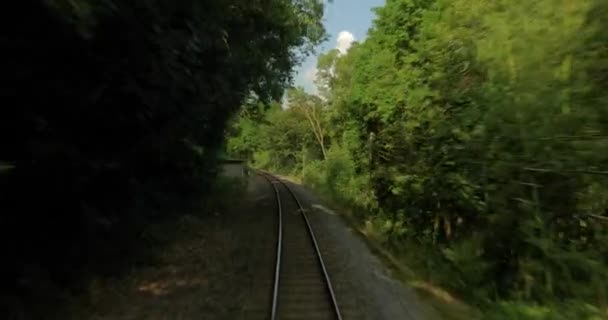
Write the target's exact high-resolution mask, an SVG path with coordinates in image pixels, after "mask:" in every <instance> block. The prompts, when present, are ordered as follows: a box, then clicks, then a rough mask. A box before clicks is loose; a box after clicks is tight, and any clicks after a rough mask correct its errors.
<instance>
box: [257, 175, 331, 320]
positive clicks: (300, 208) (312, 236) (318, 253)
mask: <svg viewBox="0 0 608 320" xmlns="http://www.w3.org/2000/svg"><path fill="white" fill-rule="evenodd" d="M262 172H263V171H258V173H260V174H261V175H262V176H264V177H265V178H266V180H268V181H269V182H270V183H271V184H272V186H273V188H274V190H275V193H276V195H277V202H278V203H279V204H280V200H279V199H280V196H279V192H278V189H277V188H276V186H275V184H274V183H272V181H271V180H272V179H274V180H275V181H278V182H279V183H280V184H281V185H282V186H283V187H285V189H286V190H287V191H288V192H289V194H290V195H291V197H292V198H293V199H294V200H295V202H296V204H297V205H298V211H300V214H301V215H302V218H303V219H304V222H305V223H306V228H307V230H308V234H309V235H310V239H311V240H312V243H313V246H314V248H315V253H316V256H317V260H318V262H319V265H320V266H321V270H323V277H324V280H325V285H326V289H327V291H328V293H329V296H330V297H331V303H332V306H333V309H334V312H335V315H336V318H337V319H338V320H342V314H341V312H340V308H339V306H338V300H337V299H336V295H335V293H334V289H333V286H332V284H331V279H330V277H329V273H328V272H327V268H326V267H325V262H324V261H323V256H322V254H321V250H320V249H319V244H318V242H317V238H316V236H315V233H314V231H313V229H312V226H311V224H310V221H309V219H308V216H307V215H306V212H305V211H304V207H303V206H302V204H301V203H300V200H299V199H298V197H297V196H296V195H295V193H294V192H293V190H292V189H291V188H290V187H289V186H288V185H287V184H286V183H285V182H283V181H282V180H281V179H279V178H276V177H274V176H272V175H270V174H268V173H266V172H263V173H262ZM269 177H271V178H272V179H271V178H269ZM279 210H280V209H279ZM279 230H281V231H282V228H279ZM281 239H282V236H281ZM277 260H280V256H278V258H277ZM278 265H279V262H277V266H278ZM277 268H278V267H277ZM277 274H278V273H277ZM278 281H279V280H278V278H276V277H275V286H274V288H275V292H274V294H273V297H277V296H278V295H277V291H278ZM276 307H277V304H276V300H273V311H272V314H271V320H275V317H276Z"/></svg>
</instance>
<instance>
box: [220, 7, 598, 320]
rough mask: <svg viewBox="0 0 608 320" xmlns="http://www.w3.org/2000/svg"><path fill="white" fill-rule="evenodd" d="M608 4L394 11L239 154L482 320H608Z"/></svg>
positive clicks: (237, 137) (246, 122)
mask: <svg viewBox="0 0 608 320" xmlns="http://www.w3.org/2000/svg"><path fill="white" fill-rule="evenodd" d="M607 13H608V6H607V5H606V2H605V1H597V0H585V1H577V2H572V1H567V0H542V1H535V2H529V1H515V2H513V1H468V0H388V1H387V2H386V5H385V6H383V7H381V8H379V9H378V10H377V11H376V20H375V22H374V25H373V27H372V29H371V30H370V31H369V33H368V37H367V38H366V39H365V41H363V42H361V43H356V44H354V45H353V46H352V47H351V48H350V50H349V51H348V52H347V53H346V54H344V53H342V52H340V51H338V50H332V51H330V52H327V53H326V54H324V55H322V56H321V57H320V58H319V60H318V64H317V78H316V81H317V93H316V94H311V93H307V92H305V91H304V90H303V89H301V88H300V89H297V88H296V89H293V90H291V91H290V92H289V94H288V108H287V109H284V108H281V107H280V106H279V105H271V106H270V107H267V106H263V105H259V106H258V108H249V109H247V110H243V112H242V113H241V117H240V118H238V119H236V120H235V121H234V124H233V127H232V137H231V138H230V139H229V141H228V147H229V150H230V152H232V154H234V155H239V156H240V157H242V158H248V159H250V161H251V163H252V164H253V165H254V166H259V167H262V168H266V169H269V170H273V171H274V172H278V173H283V174H288V175H293V176H298V177H300V178H301V179H302V181H303V182H304V183H305V184H308V185H310V186H312V187H313V188H314V189H315V190H318V191H320V192H322V193H324V194H327V195H329V196H331V197H333V198H334V199H336V200H338V201H340V202H343V203H346V204H347V205H348V206H351V207H354V208H356V209H355V210H354V217H355V218H356V219H357V220H358V221H359V222H360V223H362V224H364V225H365V226H366V227H367V228H368V229H369V230H371V231H373V232H374V234H375V235H376V236H377V238H378V239H379V241H381V242H382V243H383V244H384V245H385V247H386V248H388V249H389V250H391V251H392V252H393V253H394V254H395V255H396V256H398V257H404V260H406V261H407V263H408V265H410V266H411V268H412V269H415V270H416V271H417V273H418V274H419V275H420V276H421V277H422V278H423V279H424V280H425V281H426V282H428V283H431V284H433V285H437V286H439V287H443V288H445V289H447V290H448V291H449V292H451V293H452V294H454V295H455V296H457V297H459V298H461V299H463V300H464V301H467V302H469V303H470V304H472V305H475V306H478V307H479V308H480V309H481V310H482V311H483V312H484V318H486V319H534V320H536V319H599V318H605V317H607V316H608V308H607V306H608V300H607V294H608V287H607V286H608V260H606V257H607V256H608V255H607V253H608V251H607V250H608V246H606V240H607V239H608V238H607V237H608V225H607V224H606V221H608V216H607V214H608V213H607V212H608V211H607V210H608V201H607V199H608V198H607V197H606V194H608V168H607V167H606V163H608V158H607V155H608V139H607V137H608V125H607V124H608V117H607V116H608V95H607V92H608V91H607V90H606V89H607V87H606V83H608V82H607V81H606V79H607V76H606V75H607V70H608V63H607V62H606V61H607V60H606V57H608V49H607V48H608V46H607V44H608V38H607V37H606V32H605V30H606V29H607V27H608V25H606V21H608V20H606V19H604V17H605V16H606V14H607Z"/></svg>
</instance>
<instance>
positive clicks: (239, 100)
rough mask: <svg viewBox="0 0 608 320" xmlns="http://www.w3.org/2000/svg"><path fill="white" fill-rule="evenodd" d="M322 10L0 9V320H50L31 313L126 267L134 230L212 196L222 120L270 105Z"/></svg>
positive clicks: (213, 1) (240, 5)
mask: <svg viewBox="0 0 608 320" xmlns="http://www.w3.org/2000/svg"><path fill="white" fill-rule="evenodd" d="M323 6H324V5H323V3H322V1H320V0H318V1H317V0H265V1H250V0H210V1H196V0H179V1H162V0H130V1H122V0H103V1H98V0H48V1H39V0H25V1H15V2H13V3H12V4H11V5H10V6H7V8H5V9H4V10H2V21H3V28H2V31H0V49H1V51H2V52H3V53H4V54H3V56H4V59H3V63H2V66H3V75H2V78H3V81H2V85H1V87H0V94H1V96H2V100H3V103H2V114H1V115H0V146H1V147H0V251H1V252H2V263H1V264H0V265H1V266H0V270H1V271H2V272H0V279H1V282H2V287H1V288H0V318H2V319H53V318H54V317H53V316H52V313H50V312H47V311H48V310H45V309H44V306H49V307H56V306H59V305H61V304H62V300H61V298H62V297H63V296H64V295H73V294H78V293H82V292H84V291H85V290H86V288H87V282H88V279H89V278H90V277H91V276H92V275H95V274H107V275H113V274H116V273H119V272H120V271H121V269H125V268H130V267H131V266H133V265H134V264H136V263H137V261H136V255H134V252H135V251H136V243H137V242H140V241H141V239H142V238H143V237H144V236H145V235H144V230H145V226H146V225H147V224H148V223H149V222H150V221H159V220H162V219H172V218H174V216H176V215H178V214H179V213H180V212H182V211H183V208H184V207H186V206H189V205H191V204H192V203H196V202H198V201H200V200H201V195H204V194H205V192H207V191H208V190H209V189H210V188H211V186H212V185H213V181H214V177H215V175H216V172H217V166H216V163H217V159H218V152H219V151H220V150H221V146H222V143H223V140H224V132H225V128H226V123H227V120H228V119H229V118H230V117H231V116H232V115H234V114H235V113H236V112H237V111H238V110H239V108H240V107H241V105H242V104H243V103H244V102H245V101H260V102H265V101H266V102H268V101H273V100H276V99H280V97H281V95H282V94H283V91H284V88H285V87H286V86H287V85H289V84H290V83H291V80H292V69H293V68H294V66H295V65H297V64H298V63H299V61H301V59H303V57H305V56H307V55H308V54H310V53H311V52H312V49H313V47H314V46H316V45H318V44H319V43H320V42H321V41H323V39H324V38H325V37H326V34H325V30H324V27H323V25H322V22H321V18H322V15H323ZM37 312H39V313H38V314H37ZM58 319H66V318H64V317H58Z"/></svg>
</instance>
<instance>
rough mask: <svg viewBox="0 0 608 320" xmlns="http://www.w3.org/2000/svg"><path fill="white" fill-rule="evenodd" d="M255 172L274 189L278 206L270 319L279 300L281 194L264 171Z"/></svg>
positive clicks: (281, 231)
mask: <svg viewBox="0 0 608 320" xmlns="http://www.w3.org/2000/svg"><path fill="white" fill-rule="evenodd" d="M256 172H257V174H259V175H260V176H262V177H264V179H266V181H268V183H270V185H271V186H272V189H274V193H275V195H276V198H277V207H278V216H279V225H278V229H279V230H278V235H277V263H276V265H275V268H274V286H273V290H272V309H271V311H270V319H271V320H276V318H277V308H278V300H279V278H280V275H281V256H282V255H283V253H282V250H283V209H282V207H281V196H280V195H279V189H278V188H277V187H276V186H275V184H274V183H273V182H272V180H271V179H270V178H269V176H268V175H266V173H262V171H259V170H256Z"/></svg>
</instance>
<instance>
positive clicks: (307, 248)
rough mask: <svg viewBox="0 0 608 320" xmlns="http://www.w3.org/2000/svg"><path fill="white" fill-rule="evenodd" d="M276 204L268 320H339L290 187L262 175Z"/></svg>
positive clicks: (307, 226)
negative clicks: (273, 266) (272, 276)
mask: <svg viewBox="0 0 608 320" xmlns="http://www.w3.org/2000/svg"><path fill="white" fill-rule="evenodd" d="M257 173H258V174H259V175H261V176H263V177H264V178H265V179H266V180H267V181H268V182H269V183H270V184H271V185H272V188H273V190H274V192H275V196H276V201H277V208H278V210H277V238H276V239H277V241H276V264H275V270H274V271H275V273H274V283H273V289H272V306H271V312H270V315H269V318H270V319H271V320H276V319H280V320H299V319H301V320H304V319H306V320H336V319H337V320H341V319H342V316H341V314H340V308H339V307H338V302H337V300H336V297H335V294H334V290H333V288H332V285H331V280H330V276H329V274H328V272H327V269H326V267H325V264H324V262H323V257H322V255H321V252H320V250H319V246H318V244H317V240H316V238H315V235H314V230H313V229H312V226H311V225H310V222H309V220H308V218H307V216H306V213H305V211H304V210H303V208H302V205H301V203H300V201H299V200H298V198H297V196H296V195H295V194H294V192H293V191H292V190H291V189H290V188H289V186H288V185H287V184H286V183H284V182H283V181H281V180H280V179H278V178H276V177H274V176H272V175H270V174H268V173H265V172H263V171H258V172H257Z"/></svg>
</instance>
